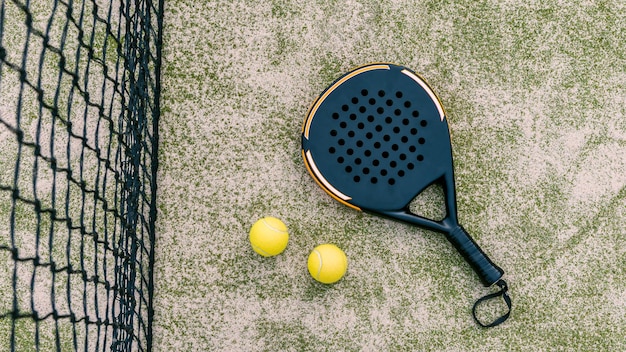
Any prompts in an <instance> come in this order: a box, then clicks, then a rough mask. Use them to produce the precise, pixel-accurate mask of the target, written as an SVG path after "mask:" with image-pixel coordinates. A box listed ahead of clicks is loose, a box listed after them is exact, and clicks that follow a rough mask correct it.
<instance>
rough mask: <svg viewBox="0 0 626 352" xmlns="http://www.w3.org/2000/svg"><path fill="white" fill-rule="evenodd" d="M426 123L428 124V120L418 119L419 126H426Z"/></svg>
mask: <svg viewBox="0 0 626 352" xmlns="http://www.w3.org/2000/svg"><path fill="white" fill-rule="evenodd" d="M427 125H428V122H427V121H426V120H422V121H420V126H422V127H426V126H427Z"/></svg>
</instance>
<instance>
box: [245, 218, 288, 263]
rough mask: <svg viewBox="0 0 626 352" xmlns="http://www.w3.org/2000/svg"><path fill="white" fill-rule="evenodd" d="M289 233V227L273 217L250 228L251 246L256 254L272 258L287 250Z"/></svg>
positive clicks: (262, 220)
mask: <svg viewBox="0 0 626 352" xmlns="http://www.w3.org/2000/svg"><path fill="white" fill-rule="evenodd" d="M288 242H289V233H287V226H285V224H284V223H283V222H282V221H280V220H278V219H276V218H273V217H271V216H268V217H264V218H263V219H261V220H259V221H257V222H255V223H254V225H252V227H251V228H250V244H251V245H252V249H254V251H255V252H257V253H259V254H260V255H262V256H264V257H272V256H275V255H278V254H280V253H282V251H284V250H285V248H287V243H288Z"/></svg>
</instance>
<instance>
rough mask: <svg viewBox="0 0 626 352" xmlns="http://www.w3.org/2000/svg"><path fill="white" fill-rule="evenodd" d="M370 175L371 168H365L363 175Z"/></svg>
mask: <svg viewBox="0 0 626 352" xmlns="http://www.w3.org/2000/svg"><path fill="white" fill-rule="evenodd" d="M369 173H370V169H369V168H367V167H366V168H363V174H365V175H368V174H369Z"/></svg>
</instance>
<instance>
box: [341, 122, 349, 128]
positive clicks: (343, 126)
mask: <svg viewBox="0 0 626 352" xmlns="http://www.w3.org/2000/svg"><path fill="white" fill-rule="evenodd" d="M339 127H341V128H346V127H348V123H347V122H345V121H341V123H340V124H339Z"/></svg>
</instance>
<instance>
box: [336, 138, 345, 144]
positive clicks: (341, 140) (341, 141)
mask: <svg viewBox="0 0 626 352" xmlns="http://www.w3.org/2000/svg"><path fill="white" fill-rule="evenodd" d="M337 143H338V144H339V145H344V144H346V141H345V140H343V139H340V140H338V141H337Z"/></svg>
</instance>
